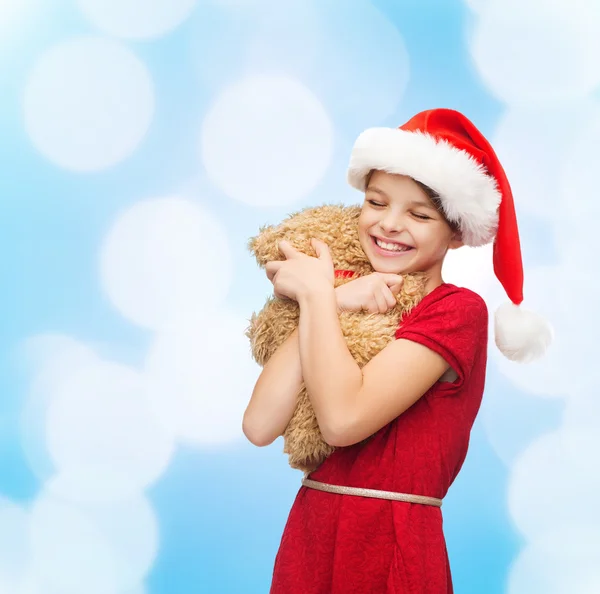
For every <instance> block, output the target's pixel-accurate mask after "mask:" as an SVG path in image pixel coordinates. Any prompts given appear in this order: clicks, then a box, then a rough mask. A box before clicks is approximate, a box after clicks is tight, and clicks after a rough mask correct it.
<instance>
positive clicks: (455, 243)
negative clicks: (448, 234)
mask: <svg viewBox="0 0 600 594" xmlns="http://www.w3.org/2000/svg"><path fill="white" fill-rule="evenodd" d="M463 245H465V244H464V242H463V237H462V233H461V232H460V231H455V232H454V234H453V235H452V238H451V239H450V243H449V244H448V248H449V249H451V250H456V249H458V248H459V247H462V246H463Z"/></svg>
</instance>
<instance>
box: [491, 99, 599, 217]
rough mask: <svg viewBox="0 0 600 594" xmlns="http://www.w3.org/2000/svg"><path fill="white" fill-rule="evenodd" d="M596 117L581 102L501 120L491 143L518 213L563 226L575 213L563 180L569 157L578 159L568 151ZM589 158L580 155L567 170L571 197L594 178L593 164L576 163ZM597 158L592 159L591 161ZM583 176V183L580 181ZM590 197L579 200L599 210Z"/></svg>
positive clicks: (513, 111)
mask: <svg viewBox="0 0 600 594" xmlns="http://www.w3.org/2000/svg"><path fill="white" fill-rule="evenodd" d="M592 111H593V104H592V103H591V102H587V101H580V102H577V103H575V104H573V103H569V104H568V105H567V106H564V105H563V106H557V107H552V106H550V107H548V106H545V105H544V104H543V103H542V104H538V105H535V106H534V107H521V108H519V107H516V108H510V109H508V110H507V111H506V112H505V113H504V114H503V116H502V117H501V119H500V121H499V122H498V125H497V126H496V129H495V132H494V135H493V138H492V139H491V142H492V144H493V146H494V150H495V151H496V153H497V155H498V157H499V159H500V161H501V162H502V165H503V166H504V169H505V170H506V174H507V176H508V179H509V181H510V184H511V187H512V190H513V195H514V198H515V204H516V207H517V210H518V211H519V212H520V211H523V212H528V213H531V214H533V215H536V216H539V217H542V218H543V219H545V220H547V221H552V222H555V224H556V225H557V226H560V225H561V223H562V221H563V219H564V216H565V215H567V214H568V213H569V212H570V211H573V210H575V209H574V208H573V205H572V201H571V200H567V196H564V195H561V192H560V184H559V181H560V179H559V178H560V173H561V170H562V169H563V167H564V164H565V159H566V158H567V157H568V156H569V155H570V154H571V155H573V156H575V155H574V153H573V151H572V150H571V151H570V146H571V145H572V143H573V141H574V140H575V138H576V137H577V136H578V135H580V134H581V132H582V131H584V130H588V129H589V118H590V115H591V114H592ZM599 131H600V130H599ZM597 132H598V131H597ZM597 132H596V133H597ZM584 143H585V141H584ZM596 143H597V146H596V154H598V150H600V144H598V141H597V140H596ZM588 148H592V147H588ZM585 154H586V153H582V154H581V155H579V154H578V155H577V157H575V159H574V162H573V164H572V166H570V167H569V180H567V181H565V184H566V186H567V188H568V189H569V190H571V191H572V190H575V189H576V187H577V186H576V184H577V183H578V182H580V180H581V179H582V180H585V178H586V176H588V177H589V176H591V171H590V169H589V166H590V162H588V163H585V161H584V162H583V163H581V161H580V160H578V159H580V157H581V156H585ZM593 154H594V153H589V154H588V161H591V159H592V158H593V157H592V155H593ZM580 163H581V165H580ZM581 173H582V174H583V178H580V177H579V174H581ZM569 193H570V192H569ZM592 196H593V193H589V191H588V193H586V194H582V195H580V196H579V198H580V200H582V201H586V202H587V204H588V205H591V204H592V203H593V204H596V202H597V201H596V200H595V199H593V198H592Z"/></svg>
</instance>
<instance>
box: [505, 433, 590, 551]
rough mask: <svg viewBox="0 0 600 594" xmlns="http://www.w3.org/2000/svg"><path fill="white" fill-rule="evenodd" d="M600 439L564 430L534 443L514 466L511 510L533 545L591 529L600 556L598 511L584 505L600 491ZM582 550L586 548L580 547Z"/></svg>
mask: <svg viewBox="0 0 600 594" xmlns="http://www.w3.org/2000/svg"><path fill="white" fill-rule="evenodd" d="M598 451H600V434H599V433H598V431H597V428H596V431H594V432H591V431H590V432H586V433H585V434H580V433H574V432H573V431H570V430H567V429H565V428H562V429H561V430H560V431H555V432H553V433H548V434H546V435H544V436H542V437H541V438H539V439H537V440H536V441H534V442H533V443H532V444H530V446H529V447H528V448H527V449H526V450H525V451H524V452H523V453H522V455H521V456H519V458H518V459H517V461H516V462H515V465H514V467H513V472H512V475H511V477H510V479H509V491H508V492H509V498H508V501H509V510H510V514H511V516H512V519H513V521H514V522H515V524H516V526H517V527H518V529H519V530H520V532H521V533H522V534H524V535H525V536H526V537H527V538H528V539H529V540H535V539H537V538H540V537H547V536H548V535H549V534H555V535H560V534H561V533H563V532H565V531H567V530H569V529H576V528H581V529H584V528H593V529H594V530H595V532H594V534H595V536H594V538H592V539H591V541H590V543H589V544H595V546H596V549H597V551H599V552H600V541H599V540H598V539H599V538H600V536H599V535H600V510H598V508H597V507H596V506H594V505H584V504H583V503H584V502H585V501H586V500H587V498H589V497H590V494H593V493H597V492H598V489H599V488H600V473H599V472H598V471H597V463H596V460H597V452H598ZM580 544H583V543H580Z"/></svg>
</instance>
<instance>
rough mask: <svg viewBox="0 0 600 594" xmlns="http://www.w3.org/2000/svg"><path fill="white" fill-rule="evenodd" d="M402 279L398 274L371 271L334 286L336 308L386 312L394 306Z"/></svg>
mask: <svg viewBox="0 0 600 594" xmlns="http://www.w3.org/2000/svg"><path fill="white" fill-rule="evenodd" d="M403 282H404V279H403V278H402V277H401V276H400V275H398V274H385V273H382V272H373V273H372V274H369V275H367V276H361V277H360V278H357V279H355V280H352V281H350V282H348V283H346V284H344V285H340V286H339V287H337V288H336V290H335V294H336V299H337V305H338V310H340V311H366V312H367V313H386V312H387V311H389V310H390V309H393V308H394V307H396V295H398V293H399V292H400V289H401V288H402V283H403Z"/></svg>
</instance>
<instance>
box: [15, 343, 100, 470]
mask: <svg viewBox="0 0 600 594" xmlns="http://www.w3.org/2000/svg"><path fill="white" fill-rule="evenodd" d="M20 350H21V352H22V355H23V360H24V362H25V366H26V368H27V371H28V373H29V374H30V376H31V378H32V379H31V383H30V386H29V390H28V392H27V396H26V398H25V401H24V404H23V407H22V409H21V418H20V436H21V447H22V449H23V453H24V455H25V458H26V460H27V464H28V466H29V467H30V469H31V471H32V472H33V473H34V474H35V475H36V476H37V477H38V478H39V479H41V480H42V481H44V480H46V479H47V478H49V477H50V476H51V475H53V474H54V473H55V471H56V466H55V464H54V462H53V460H52V458H51V457H50V455H49V453H48V448H47V443H46V422H47V416H48V407H49V406H50V403H51V402H52V400H53V399H54V397H55V396H56V394H57V393H58V391H60V389H61V387H62V386H64V385H65V384H66V382H68V380H69V378H70V377H71V375H72V374H73V372H74V371H80V370H82V369H85V368H87V367H88V366H93V365H95V364H96V363H97V362H98V357H97V355H96V353H95V352H94V350H93V349H92V348H91V347H90V346H88V345H85V344H83V343H81V342H79V341H78V340H76V339H74V338H72V337H69V336H65V335H60V334H46V335H37V336H33V337H31V338H29V339H28V340H26V341H25V342H24V343H23V346H22V348H21V349H20Z"/></svg>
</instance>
